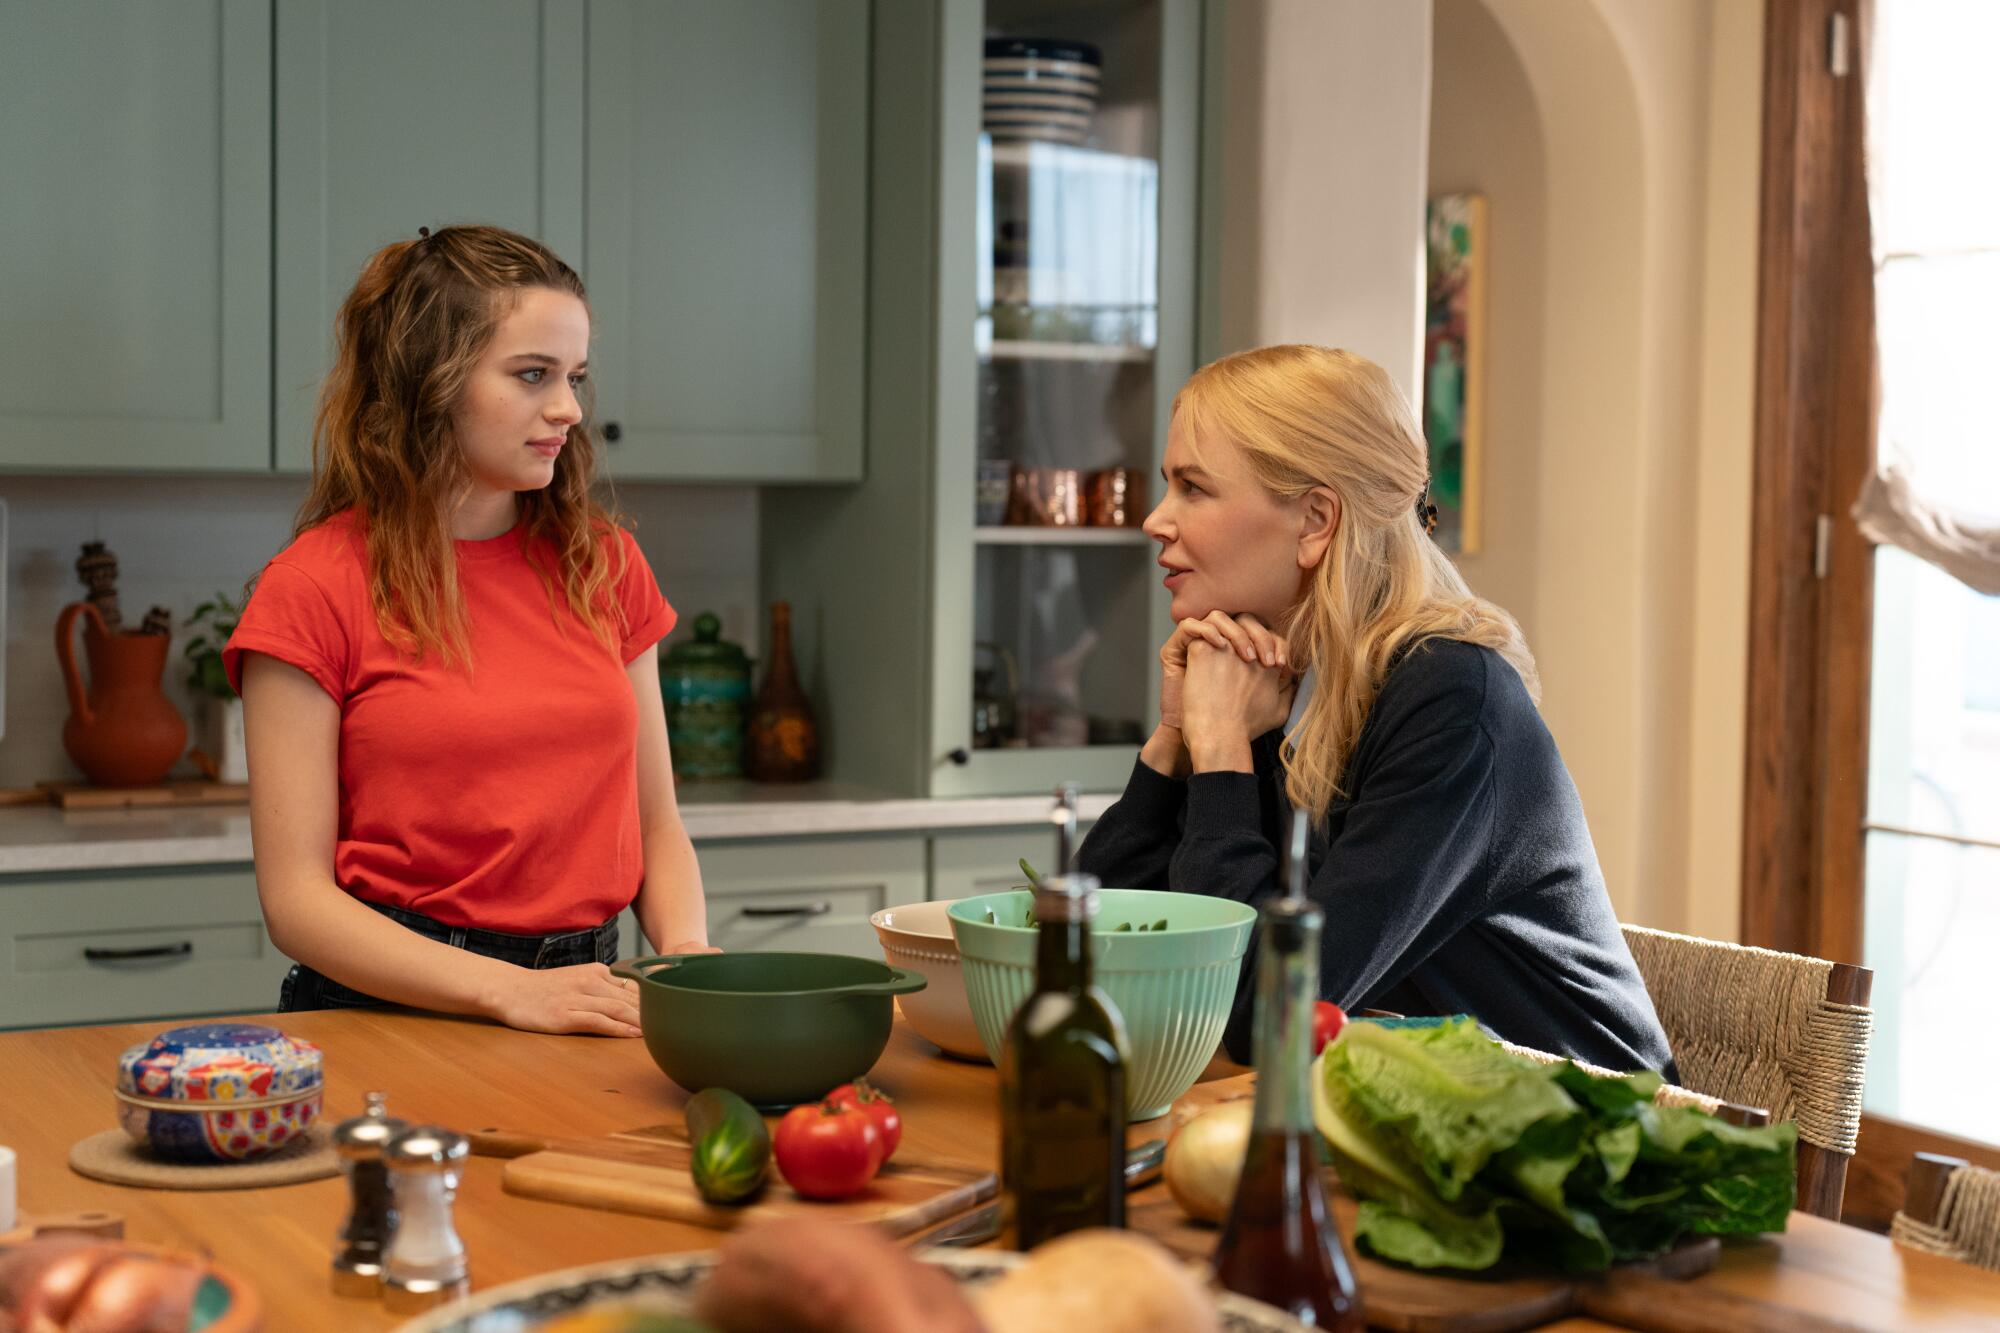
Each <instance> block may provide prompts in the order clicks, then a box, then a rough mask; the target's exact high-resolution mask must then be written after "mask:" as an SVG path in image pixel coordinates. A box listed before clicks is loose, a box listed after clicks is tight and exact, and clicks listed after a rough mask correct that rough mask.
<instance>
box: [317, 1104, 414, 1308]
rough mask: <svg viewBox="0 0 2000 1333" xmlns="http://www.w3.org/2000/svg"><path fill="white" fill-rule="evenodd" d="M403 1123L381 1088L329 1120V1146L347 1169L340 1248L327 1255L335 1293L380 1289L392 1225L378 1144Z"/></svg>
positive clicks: (393, 1207)
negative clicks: (347, 1115) (346, 1114)
mask: <svg viewBox="0 0 2000 1333" xmlns="http://www.w3.org/2000/svg"><path fill="white" fill-rule="evenodd" d="M405 1128H407V1126H406V1125H404V1123H403V1122H402V1121H400V1120H398V1119H396V1118H395V1117H394V1116H392V1115H390V1114H389V1113H388V1111H387V1110H385V1109H384V1108H383V1105H382V1094H381V1093H379V1092H371V1093H369V1094H368V1097H367V1108H366V1109H365V1110H363V1111H362V1112H361V1114H360V1115H357V1116H354V1117H352V1118H351V1119H347V1120H343V1121H341V1122H340V1123H339V1124H338V1125H336V1126H334V1130H333V1150H334V1151H335V1152H336V1153H338V1154H339V1155H340V1164H341V1166H342V1168H343V1169H345V1170H346V1172H347V1187H348V1192H349V1194H350V1195H351V1196H352V1198H351V1200H350V1206H349V1211H348V1214H347V1221H346V1223H345V1224H344V1225H342V1227H341V1228H340V1249H339V1250H337V1251H336V1252H335V1253H334V1256H333V1292H334V1295H336V1296H366V1297H368V1298H370V1299H373V1298H374V1297H376V1296H379V1295H381V1294H382V1252H383V1251H384V1250H385V1249H387V1248H388V1245H389V1237H390V1236H391V1235H393V1234H394V1233H395V1230H396V1204H395V1200H394V1199H393V1198H392V1197H391V1196H390V1193H389V1171H388V1168H387V1167H386V1166H384V1165H383V1163H382V1149H383V1148H384V1147H385V1146H386V1145H387V1144H388V1142H389V1140H390V1139H392V1138H394V1137H395V1136H396V1135H397V1134H398V1133H400V1132H401V1131H402V1130H404V1129H405Z"/></svg>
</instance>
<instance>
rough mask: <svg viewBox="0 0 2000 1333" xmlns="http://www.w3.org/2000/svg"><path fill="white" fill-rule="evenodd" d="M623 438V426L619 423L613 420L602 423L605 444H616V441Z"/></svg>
mask: <svg viewBox="0 0 2000 1333" xmlns="http://www.w3.org/2000/svg"><path fill="white" fill-rule="evenodd" d="M624 438H625V428H624V427H623V426H621V425H619V424H618V423H617V422H615V421H607V422H605V423H604V442H605V443H606V444H616V443H618V441H620V440H622V439H624Z"/></svg>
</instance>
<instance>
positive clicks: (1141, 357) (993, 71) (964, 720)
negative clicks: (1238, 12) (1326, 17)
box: [931, 0, 1200, 795]
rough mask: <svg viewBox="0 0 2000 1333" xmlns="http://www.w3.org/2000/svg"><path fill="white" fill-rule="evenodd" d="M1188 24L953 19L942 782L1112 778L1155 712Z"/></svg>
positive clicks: (1182, 361)
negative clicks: (1154, 530) (1152, 513)
mask: <svg viewBox="0 0 2000 1333" xmlns="http://www.w3.org/2000/svg"><path fill="white" fill-rule="evenodd" d="M1198 10H1199V6H1198V5H1197V4H1193V3H1176V0H1095V2H1094V3H1078V2H1074V0H1072V2H1070V3H1051V2H1050V0H983V3H981V2H977V0H975V2H974V3H968V4H965V5H962V6H957V7H948V10H947V18H946V22H945V29H944V34H943V35H944V39H945V42H946V50H945V54H944V57H943V64H944V70H945V79H944V82H943V87H944V89H945V90H946V91H945V96H946V105H945V106H944V109H943V115H942V116H941V117H940V125H941V128H942V134H941V136H940V143H939V148H940V153H941V161H940V163H939V169H938V179H939V182H940V187H941V188H940V196H941V207H940V217H941V233H940V236H939V252H940V257H941V261H942V263H941V270H940V277H939V289H940V290H939V318H938V322H937V329H936V337H937V351H936V357H937V365H938V379H939V395H938V401H939V412H938V416H937V438H936V449H937V457H938V469H937V485H936V488H935V492H934V498H935V502H936V504H937V507H938V512H937V516H936V524H935V532H934V538H935V546H936V569H937V571H938V586H937V589H936V597H937V617H936V635H937V642H936V647H935V652H936V664H937V665H936V676H935V685H934V694H933V709H932V720H933V728H934V733H935V734H936V735H937V736H938V737H939V738H940V739H941V740H944V741H948V742H952V743H950V744H945V745H943V746H941V747H940V751H941V753H940V757H941V759H942V760H943V762H942V763H940V764H938V766H937V768H936V771H935V773H934V776H933V779H932V784H931V788H932V791H933V793H934V794H937V795H947V794H959V793H977V792H994V791H1033V790H1040V789H1043V788H1045V787H1046V786H1047V785H1048V784H1049V783H1050V782H1051V781H1053V780H1055V779H1056V778H1059V777H1072V778H1076V779H1079V780H1081V781H1084V782H1085V783H1086V784H1087V785H1089V786H1091V787H1094V788H1115V787H1117V786H1119V785H1120V784H1122V782H1123V780H1124V778H1125V775H1126V772H1127V770H1128V769H1129V768H1130V766H1131V762H1132V755H1133V752H1134V751H1135V750H1136V749H1137V747H1138V746H1139V744H1140V743H1141V742H1142V741H1143V740H1144V739H1145V736H1146V735H1147V734H1148V732H1150V730H1151V726H1152V720H1153V718H1154V717H1155V715H1156V710H1157V707H1158V669H1157V653H1158V649H1159V644H1160V641H1161V639H1162V638H1163V637H1164V635H1165V632H1166V629H1167V621H1166V598H1165V594H1164V590H1163V588H1162V587H1161V584H1160V580H1159V577H1158V575H1159V573H1160V570H1159V567H1158V565H1157V564H1156V563H1155V560H1156V558H1157V554H1158V552H1157V549H1156V546H1155V544H1154V543H1153V542H1151V541H1149V540H1148V539H1147V537H1146V535H1145V533H1144V532H1142V531H1141V530H1140V526H1139V525H1140V524H1141V523H1142V522H1143V521H1144V520H1145V517H1146V514H1147V512H1148V511H1149V510H1150V509H1151V507H1152V504H1153V503H1154V501H1155V500H1156V499H1157V496H1158V491H1159V486H1160V480H1159V474H1158V469H1159V460H1160V456H1161V454H1162V452H1163V450H1164V447H1165V433H1166V424H1167V409H1168V405H1169V404H1170V402H1171V399H1172V395H1173V392H1174V390H1175V389H1176V388H1177V387H1178V386H1179V384H1180V382H1181V380H1182V379H1184V378H1185V377H1186V375H1187V374H1188V372H1189V371H1190V370H1191V369H1192V361H1193V328H1194V310H1193V306H1194V287H1195V284H1194V265H1193V254H1194V244H1193V242H1194V237H1193V230H1194V225H1193V224H1194V216H1195V215H1194V204H1193V201H1194V199H1195V196H1196V189H1195V180H1194V174H1195V166H1196V147H1197V142H1196V141H1197V131H1196V113H1197V106H1198V95H1199V81H1200V60H1199V54H1198V46H1199V41H1200V18H1199V13H1198Z"/></svg>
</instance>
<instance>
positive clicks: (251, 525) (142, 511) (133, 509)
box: [0, 477, 761, 787]
mask: <svg viewBox="0 0 2000 1333" xmlns="http://www.w3.org/2000/svg"><path fill="white" fill-rule="evenodd" d="M304 494H305V481H304V479H303V478H295V477H206V478H202V477H0V497H4V499H5V501H6V504H7V509H8V524H7V546H8V549H7V559H6V562H5V566H4V568H5V571H6V575H5V577H6V588H5V593H6V595H5V596H4V597H0V606H4V608H5V614H4V620H5V629H6V677H5V679H6V692H5V707H6V718H5V725H4V728H0V786H8V787H20V786H27V785H30V784H32V783H34V782H36V781H39V780H41V779H44V778H56V779H71V780H74V779H77V778H79V777H80V776H81V775H80V774H78V773H77V771H76V769H75V767H74V766H73V765H72V764H71V763H70V761H69V756H68V755H66V754H64V753H63V748H62V725H63V719H64V718H65V717H66V716H67V715H68V711H69V709H68V704H67V703H66V701H65V700H64V697H63V686H62V672H61V669H60V668H59V667H58V666H57V665H56V655H55V621H56V616H57V614H58V613H59V612H60V611H61V610H62V608H63V607H64V606H65V605H67V604H68V603H70V602H73V601H76V600H78V599H80V598H81V597H82V596H83V585H82V583H81V582H79V581H78V579H77V577H76V557H77V552H78V549H79V548H80V546H81V545H82V543H84V542H86V541H92V540H101V541H103V542H104V543H105V544H106V545H107V546H109V548H110V549H111V551H112V552H113V553H114V554H116V555H117V557H118V591H119V603H120V607H121V609H122V610H123V611H124V613H125V617H126V620H127V621H128V622H130V623H131V624H132V625H135V626H136V625H137V624H138V622H139V620H140V618H141V617H143V616H144V615H145V613H146V610H147V608H149V607H152V606H156V605H157V606H166V607H170V608H172V610H173V612H174V620H175V625H176V629H175V647H174V649H173V654H172V659H171V661H170V664H169V667H168V672H167V681H166V685H167V690H168V694H169V697H171V698H172V699H173V701H174V704H175V706H176V707H178V708H179V709H180V710H181V714H182V716H183V717H186V718H187V719H188V725H189V728H190V735H191V737H192V740H191V743H192V744H196V745H202V746H204V747H208V746H210V745H211V744H212V743H211V742H210V741H209V740H208V737H207V734H206V727H207V720H206V711H205V710H204V709H203V708H202V707H201V705H200V704H199V702H198V701H197V700H196V699H195V698H194V697H193V696H191V695H190V694H189V693H188V690H187V686H186V682H185V679H184V677H185V674H186V673H185V671H184V670H183V669H182V667H181V666H180V665H179V654H180V647H179V645H180V643H181V642H183V641H184V638H185V631H183V630H181V629H180V628H179V626H180V624H181V623H182V622H184V621H185V620H186V619H187V617H188V615H189V614H190V613H191V612H192V611H193V610H194V608H195V607H197V606H199V605H200V604H201V603H202V602H203V601H204V600H206V599H207V598H209V597H210V596H212V595H213V594H214V593H216V592H217V591H223V592H228V593H229V594H231V595H232V596H235V595H237V594H240V593H241V592H242V590H243V585H244V583H245V582H246V581H247V580H248V579H249V578H250V577H251V576H252V575H254V574H255V573H256V572H257V571H258V570H259V569H261V568H262V567H263V565H264V562H265V561H266V560H268V559H270V558H271V556H272V555H274V554H276V553H277V552H278V551H279V550H280V549H282V548H283V547H284V545H285V544H286V542H287V540H288V539H289V538H290V535H291V530H292V514H293V511H294V510H295V509H296V508H297V507H298V504H299V501H300V500H301V499H302V498H303V497H304ZM617 499H618V504H619V507H620V508H621V509H622V510H623V511H624V512H625V513H626V514H628V515H630V516H631V518H632V519H633V520H634V531H635V533H636V535H637V536H638V539H639V546H640V548H641V549H642V550H644V551H645V553H646V559H647V560H648V561H649V562H650V563H651V564H652V566H653V572H654V574H655V575H657V576H658V578H659V580H660V586H661V588H662V589H663V590H664V591H665V592H666V594H667V600H668V601H670V602H672V603H673V604H674V607H675V609H676V610H678V611H679V612H680V613H681V624H680V626H679V627H677V628H676V629H675V631H674V634H673V638H674V639H679V638H682V637H684V636H686V635H689V634H692V633H693V624H694V618H695V616H696V615H697V614H699V613H700V612H702V611H709V610H712V611H714V612H715V613H716V614H717V615H719V616H721V617H722V624H723V634H724V637H726V638H730V639H734V640H736V641H737V642H739V643H741V644H742V645H743V646H744V648H745V649H746V650H747V651H749V652H751V653H752V654H755V653H757V651H758V644H759V642H760V641H761V637H760V636H761V623H760V621H761V616H760V611H759V608H758V603H757V492H756V490H755V488H754V487H749V486H701V487H688V486H660V485H638V484H627V485H624V486H620V487H619V488H618V494H617Z"/></svg>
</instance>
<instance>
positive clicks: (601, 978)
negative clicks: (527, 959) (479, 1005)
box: [485, 963, 642, 1037]
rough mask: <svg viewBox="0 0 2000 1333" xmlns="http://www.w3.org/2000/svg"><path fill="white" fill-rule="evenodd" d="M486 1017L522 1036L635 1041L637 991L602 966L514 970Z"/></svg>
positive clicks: (497, 991)
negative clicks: (572, 1034) (579, 1035)
mask: <svg viewBox="0 0 2000 1333" xmlns="http://www.w3.org/2000/svg"><path fill="white" fill-rule="evenodd" d="M485 1007H486V1012H487V1015H488V1016H489V1017H491V1018H494V1019H496V1020H498V1021H499V1022H502V1023H505V1024H506V1025H507V1026H508V1027H510V1028H520V1029H521V1030H522V1031H524V1032H581V1033H588V1034H591V1035H594V1036H600V1037H637V1036H640V1035H642V1033H641V1029H640V1027H639V987H638V985H637V984H636V983H635V982H630V981H625V980H623V979H621V978H619V977H614V976H612V975H611V969H610V968H608V967H606V966H605V965H604V964H602V963H579V964H577V965H576V966H574V967H550V968H540V969H537V968H532V967H522V968H516V969H514V974H513V975H510V976H509V977H508V978H507V979H506V981H505V982H504V983H502V984H501V985H500V986H499V987H498V988H497V990H496V993H495V994H494V995H493V997H492V998H491V999H490V1000H489V1001H488V1003H487V1005H486V1006H485Z"/></svg>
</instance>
